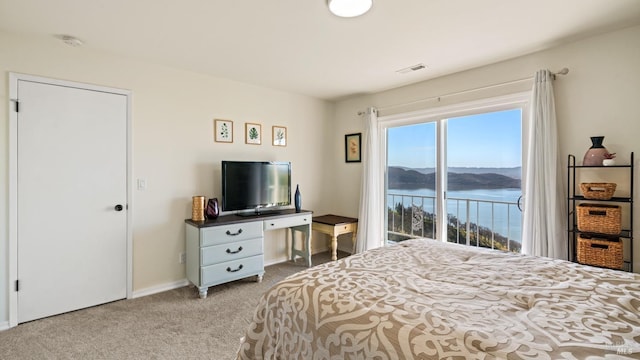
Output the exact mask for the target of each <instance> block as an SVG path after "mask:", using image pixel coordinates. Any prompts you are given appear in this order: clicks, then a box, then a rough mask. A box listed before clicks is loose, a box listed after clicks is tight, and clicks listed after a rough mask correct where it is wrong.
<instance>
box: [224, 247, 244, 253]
mask: <svg viewBox="0 0 640 360" xmlns="http://www.w3.org/2000/svg"><path fill="white" fill-rule="evenodd" d="M240 251H242V246H240V247H239V248H238V250H236V251H231V249H227V254H237V253H239V252H240Z"/></svg>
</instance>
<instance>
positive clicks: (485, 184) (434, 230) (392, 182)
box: [382, 103, 526, 252]
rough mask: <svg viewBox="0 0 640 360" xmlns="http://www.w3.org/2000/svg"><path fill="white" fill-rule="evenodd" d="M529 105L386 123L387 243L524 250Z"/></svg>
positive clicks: (384, 125) (444, 113) (510, 105)
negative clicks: (524, 167)
mask: <svg viewBox="0 0 640 360" xmlns="http://www.w3.org/2000/svg"><path fill="white" fill-rule="evenodd" d="M524 108H525V104H522V103H520V104H507V105H502V106H494V107H493V108H486V107H485V108H483V109H482V110H474V111H464V112H460V111H458V112H457V113H456V112H452V113H451V114H448V113H446V112H443V113H441V114H438V116H425V117H423V118H419V117H417V118H412V119H402V117H401V116H400V117H399V116H396V117H394V119H393V120H394V121H386V122H384V121H383V122H382V124H383V129H384V130H385V131H386V136H385V146H386V168H385V171H386V173H385V201H386V203H385V207H386V209H387V211H386V222H385V223H386V226H387V229H386V230H387V231H386V234H387V237H386V239H387V242H399V241H403V240H406V239H410V238H419V237H426V238H433V239H438V240H441V241H448V242H455V243H459V244H465V245H469V246H479V247H487V248H495V249H501V250H506V251H513V252H520V243H521V228H522V213H521V211H520V210H519V202H520V199H521V195H522V192H521V188H522V186H521V181H522V159H523V150H522V149H523V140H522V139H523V122H524V121H525V120H526V119H525V116H524V115H523V114H524ZM452 115H457V116H452ZM443 229H444V231H443Z"/></svg>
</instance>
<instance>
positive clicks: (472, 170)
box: [396, 166, 522, 179]
mask: <svg viewBox="0 0 640 360" xmlns="http://www.w3.org/2000/svg"><path fill="white" fill-rule="evenodd" d="M396 167H397V168H399V169H403V170H414V171H417V172H419V173H422V174H429V173H433V172H435V171H436V169H435V168H432V167H431V168H408V167H404V166H396ZM448 171H449V173H457V174H499V175H504V176H508V177H510V178H514V179H521V178H522V168H521V167H520V166H516V167H510V168H494V167H491V168H483V167H450V168H449V169H448Z"/></svg>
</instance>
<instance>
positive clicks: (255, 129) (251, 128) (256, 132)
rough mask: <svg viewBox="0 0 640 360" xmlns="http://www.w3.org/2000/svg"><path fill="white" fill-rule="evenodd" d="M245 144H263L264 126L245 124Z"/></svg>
mask: <svg viewBox="0 0 640 360" xmlns="http://www.w3.org/2000/svg"><path fill="white" fill-rule="evenodd" d="M244 128H245V129H244V130H245V133H244V142H245V143H247V144H251V145H260V144H262V125H260V124H253V123H245V124H244Z"/></svg>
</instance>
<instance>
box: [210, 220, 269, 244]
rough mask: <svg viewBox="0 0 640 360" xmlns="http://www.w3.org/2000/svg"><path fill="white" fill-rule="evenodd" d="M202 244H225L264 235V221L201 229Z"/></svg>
mask: <svg viewBox="0 0 640 360" xmlns="http://www.w3.org/2000/svg"><path fill="white" fill-rule="evenodd" d="M200 231H201V236H200V246H210V245H217V244H225V243H229V242H235V241H239V240H247V239H252V238H256V237H262V221H255V222H248V223H240V224H232V225H224V226H215V227H209V228H203V229H200Z"/></svg>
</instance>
